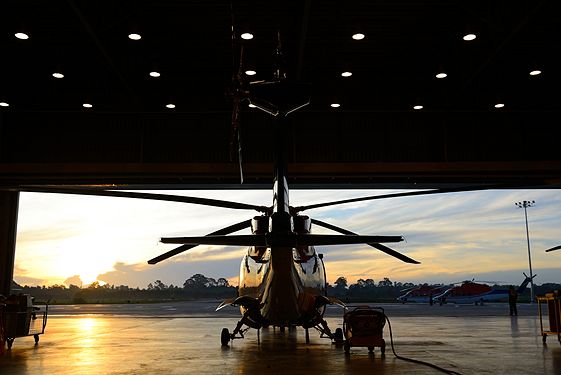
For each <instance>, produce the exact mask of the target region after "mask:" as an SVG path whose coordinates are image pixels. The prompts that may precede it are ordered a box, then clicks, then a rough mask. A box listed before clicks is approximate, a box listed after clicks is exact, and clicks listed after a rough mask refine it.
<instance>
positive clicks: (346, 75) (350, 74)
mask: <svg viewBox="0 0 561 375" xmlns="http://www.w3.org/2000/svg"><path fill="white" fill-rule="evenodd" d="M341 75H342V76H343V77H350V76H352V75H353V73H351V72H343V73H341Z"/></svg>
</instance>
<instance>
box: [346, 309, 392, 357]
mask: <svg viewBox="0 0 561 375" xmlns="http://www.w3.org/2000/svg"><path fill="white" fill-rule="evenodd" d="M385 324H386V314H385V313H384V309H383V308H381V307H370V306H366V305H363V306H356V307H355V308H354V309H352V310H349V311H347V312H346V313H345V314H344V316H343V332H344V335H345V342H344V348H345V353H349V351H350V348H351V347H356V346H361V347H367V348H368V351H369V352H370V353H373V352H374V347H379V348H380V350H381V353H382V355H384V353H385V351H386V341H385V340H384V326H385Z"/></svg>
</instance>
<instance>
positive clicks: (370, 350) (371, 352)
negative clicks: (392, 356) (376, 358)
mask: <svg viewBox="0 0 561 375" xmlns="http://www.w3.org/2000/svg"><path fill="white" fill-rule="evenodd" d="M368 353H370V354H374V347H373V346H369V347H368Z"/></svg>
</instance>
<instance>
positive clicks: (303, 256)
mask: <svg viewBox="0 0 561 375" xmlns="http://www.w3.org/2000/svg"><path fill="white" fill-rule="evenodd" d="M315 254H316V252H315V249H314V247H313V246H299V247H296V248H293V249H292V257H293V258H294V261H295V262H296V263H306V262H307V261H309V260H310V259H312V258H313V257H314V255H315Z"/></svg>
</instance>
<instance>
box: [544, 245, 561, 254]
mask: <svg viewBox="0 0 561 375" xmlns="http://www.w3.org/2000/svg"><path fill="white" fill-rule="evenodd" d="M559 249H561V245H559V246H555V247H552V248H551V249H547V250H546V251H545V252H546V253H548V252H550V251H554V250H559Z"/></svg>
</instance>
